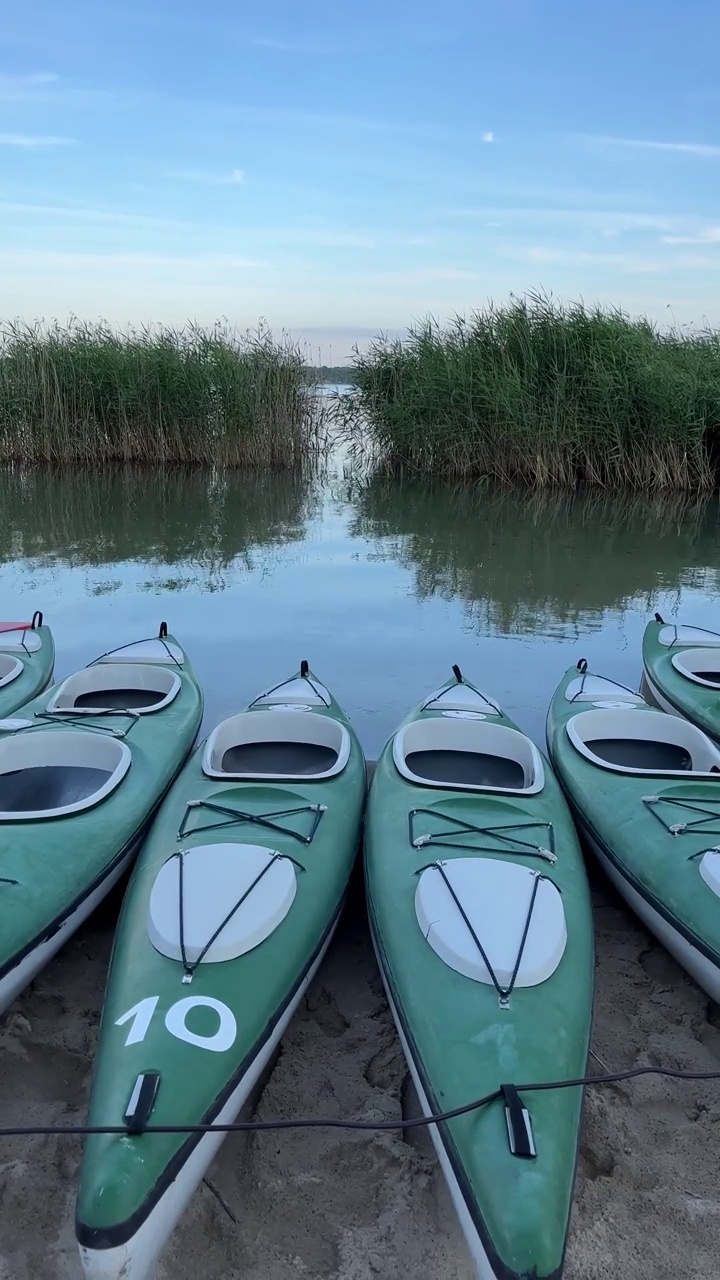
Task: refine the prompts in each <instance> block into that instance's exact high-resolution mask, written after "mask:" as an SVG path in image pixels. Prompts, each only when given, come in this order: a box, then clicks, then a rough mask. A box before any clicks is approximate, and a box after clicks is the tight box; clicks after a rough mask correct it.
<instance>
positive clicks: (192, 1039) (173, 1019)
mask: <svg viewBox="0 0 720 1280" xmlns="http://www.w3.org/2000/svg"><path fill="white" fill-rule="evenodd" d="M159 999H160V997H159V996H146V997H145V999H144V1000H140V1001H139V1003H138V1004H134V1005H133V1007H132V1009H128V1011H127V1013H123V1014H122V1015H121V1017H119V1018H117V1019H116V1021H115V1026H116V1027H122V1026H124V1025H125V1023H126V1022H130V1023H131V1026H130V1030H129V1032H128V1035H127V1039H126V1041H125V1048H127V1047H128V1045H131V1044H140V1043H141V1042H142V1041H143V1040H144V1039H145V1036H146V1035H147V1033H148V1031H149V1029H150V1023H151V1022H152V1019H153V1014H154V1013H155V1010H156V1008H157V1006H158V1001H159ZM191 1009H212V1010H213V1011H214V1012H215V1013H216V1014H217V1015H218V1019H219V1025H218V1029H217V1031H216V1032H215V1033H214V1034H213V1035H211V1036H200V1035H198V1034H197V1033H196V1032H195V1031H190V1030H189V1028H188V1025H187V1021H186V1019H187V1015H188V1014H189V1012H190V1010H191ZM165 1026H166V1028H167V1030H168V1031H169V1032H170V1035H171V1036H175V1039H176V1040H184V1041H185V1043H186V1044H193V1045H196V1046H197V1048H198V1049H210V1051H211V1052H212V1053H224V1052H225V1050H226V1049H231V1048H232V1046H233V1045H234V1043H235V1038H236V1036H237V1022H236V1021H235V1015H234V1013H233V1011H232V1009H228V1007H227V1005H226V1004H223V1003H222V1001H221V1000H213V998H212V996H186V997H185V999H184V1000H178V1001H177V1002H176V1003H175V1004H173V1005H171V1006H170V1008H169V1009H168V1011H167V1013H166V1014H165Z"/></svg>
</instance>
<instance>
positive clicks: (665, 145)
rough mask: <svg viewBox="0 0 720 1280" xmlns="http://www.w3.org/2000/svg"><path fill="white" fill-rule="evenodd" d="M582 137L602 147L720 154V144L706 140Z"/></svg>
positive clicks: (698, 154) (709, 156)
mask: <svg viewBox="0 0 720 1280" xmlns="http://www.w3.org/2000/svg"><path fill="white" fill-rule="evenodd" d="M582 137H583V139H584V141H585V142H589V143H591V144H595V145H598V146H601V147H629V148H634V149H635V150H637V151H666V152H671V153H674V154H676V155H685V156H703V157H706V158H712V157H715V156H720V146H712V145H710V144H709V143H706V142H655V141H651V140H650V139H649V138H609V137H605V136H602V135H600V136H596V135H594V134H583V135H582Z"/></svg>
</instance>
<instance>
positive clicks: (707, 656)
mask: <svg viewBox="0 0 720 1280" xmlns="http://www.w3.org/2000/svg"><path fill="white" fill-rule="evenodd" d="M672 664H673V666H674V668H675V670H676V671H678V672H679V673H680V675H681V676H684V677H685V679H686V680H692V682H693V684H699V685H703V686H704V687H705V688H706V689H720V648H719V649H717V650H716V651H715V652H713V650H712V649H711V648H708V647H705V648H697V649H683V650H681V651H680V653H676V654H674V655H673V659H672Z"/></svg>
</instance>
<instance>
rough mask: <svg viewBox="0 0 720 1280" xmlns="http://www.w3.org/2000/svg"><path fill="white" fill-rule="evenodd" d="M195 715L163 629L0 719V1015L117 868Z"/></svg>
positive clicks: (175, 649) (174, 766) (190, 735)
mask: <svg viewBox="0 0 720 1280" xmlns="http://www.w3.org/2000/svg"><path fill="white" fill-rule="evenodd" d="M201 718H202V695H201V693H200V689H199V687H198V684H197V680H196V679H195V676H194V675H193V672H192V670H191V668H190V665H189V663H188V660H187V658H186V656H185V654H184V652H183V650H182V649H181V647H180V645H179V644H178V643H177V641H175V640H173V639H172V637H170V636H168V635H167V632H166V629H165V628H164V625H163V628H162V630H161V635H160V636H159V637H156V638H152V639H150V640H145V641H140V642H137V643H135V644H132V645H128V646H126V647H124V648H122V649H119V650H116V651H115V652H114V653H112V654H108V655H105V656H103V657H102V658H100V659H98V660H97V661H96V662H94V663H91V665H90V666H88V667H85V668H84V669H83V670H82V671H78V672H76V673H75V674H74V675H71V676H69V677H68V678H67V679H66V680H63V681H62V682H61V683H60V684H56V685H53V686H52V687H51V688H50V689H47V690H46V691H45V692H44V693H43V694H41V695H40V696H39V697H37V698H35V699H34V700H33V701H31V702H28V703H26V704H25V705H23V706H21V707H18V708H16V710H15V715H14V716H13V718H12V719H8V718H6V719H5V720H4V721H3V722H2V725H4V730H3V729H2V726H0V859H1V865H2V873H3V874H2V880H1V882H0V890H1V891H2V896H1V897H0V1011H2V1010H4V1009H6V1008H7V1006H8V1005H9V1004H10V1002H11V1001H12V1000H14V999H15V996H16V995H17V994H18V993H19V992H20V991H22V989H23V988H24V987H25V986H26V985H27V983H28V982H30V981H31V979H32V978H34V977H35V975H36V974H37V973H38V972H39V971H40V969H41V968H42V967H43V966H44V965H45V964H46V963H47V961H48V960H49V959H50V958H51V956H53V955H55V953H56V952H57V951H59V949H60V947H61V946H62V945H63V943H65V942H66V941H67V939H68V938H69V937H70V936H71V934H72V933H74V931H75V930H76V929H77V927H78V925H79V924H81V923H82V921H83V920H85V919H86V918H87V916H88V915H89V914H90V912H91V911H92V910H93V909H94V907H95V906H97V904H98V903H99V902H100V901H101V899H102V898H103V897H104V896H105V894H106V893H107V892H108V891H109V889H110V888H111V887H112V885H113V884H115V882H116V881H117V880H118V879H119V878H120V876H121V875H122V873H123V871H124V870H125V869H126V867H128V866H129V864H130V861H131V859H132V858H133V856H134V855H135V853H136V852H137V849H138V846H139V843H140V840H141V839H142V837H143V835H144V833H145V830H146V828H147V825H148V822H149V820H150V817H151V816H152V813H153V810H154V809H155V808H156V806H157V804H158V803H159V801H160V799H161V798H162V796H163V794H164V792H165V791H166V790H167V788H168V786H169V785H170V783H171V782H172V780H173V778H174V776H175V774H176V773H177V772H178V769H179V768H180V766H181V765H182V763H183V761H184V760H185V758H186V756H187V755H188V752H189V751H190V750H191V748H192V745H193V742H194V740H195V738H196V736H197V732H198V729H199V727H200V720H201Z"/></svg>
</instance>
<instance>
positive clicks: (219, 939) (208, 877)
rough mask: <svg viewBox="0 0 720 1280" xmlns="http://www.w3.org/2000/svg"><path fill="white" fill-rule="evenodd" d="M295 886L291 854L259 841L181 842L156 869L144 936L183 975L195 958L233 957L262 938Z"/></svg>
mask: <svg viewBox="0 0 720 1280" xmlns="http://www.w3.org/2000/svg"><path fill="white" fill-rule="evenodd" d="M296 890H297V878H296V872H295V865H294V863H293V861H292V859H291V858H286V857H283V856H282V855H281V854H280V853H278V852H277V851H276V850H274V849H268V848H266V847H265V846H264V845H257V844H206V845H195V846H194V848H192V849H179V850H177V852H176V853H174V854H172V856H171V857H170V858H168V860H167V862H165V863H163V865H162V867H161V868H160V870H159V871H158V873H157V875H156V877H155V881H154V884H153V887H152V890H151V892H150V902H149V904H148V917H147V930H148V936H149V938H150V941H151V942H152V944H153V946H154V947H155V949H156V951H159V952H160V954H161V955H164V956H168V957H169V958H170V959H171V960H178V961H179V962H180V963H181V964H182V966H183V969H184V971H185V975H186V978H189V977H190V976H192V973H193V971H194V970H195V969H196V968H197V966H198V965H199V964H216V963H218V962H221V961H224V960H234V959H235V958H236V957H237V956H241V955H244V954H245V952H246V951H251V950H252V949H253V947H257V946H259V944H260V943H261V942H264V940H265V938H268V937H269V936H270V934H271V933H273V932H274V931H275V929H277V927H278V925H279V924H280V923H281V922H282V921H283V920H284V919H285V916H286V915H287V913H288V911H289V910H290V908H291V906H292V904H293V900H294V898H295V893H296Z"/></svg>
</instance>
